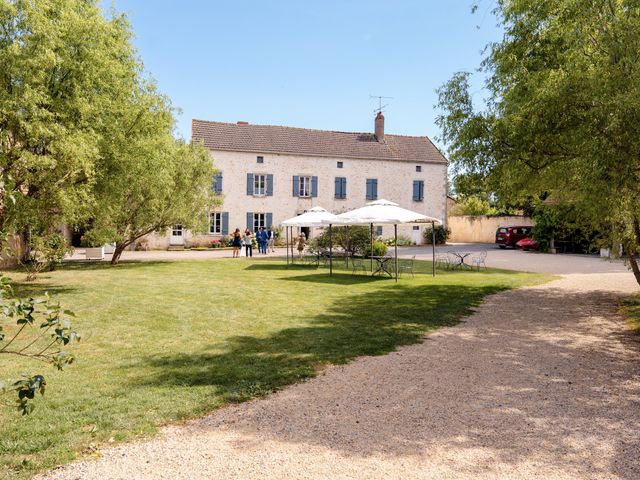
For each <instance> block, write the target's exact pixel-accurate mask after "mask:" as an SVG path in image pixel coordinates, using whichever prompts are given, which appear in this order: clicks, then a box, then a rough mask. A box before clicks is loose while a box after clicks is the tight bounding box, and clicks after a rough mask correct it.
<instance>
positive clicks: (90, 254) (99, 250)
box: [84, 247, 104, 260]
mask: <svg viewBox="0 0 640 480" xmlns="http://www.w3.org/2000/svg"><path fill="white" fill-rule="evenodd" d="M84 256H85V258H86V259H87V260H104V247H87V248H86V249H85V251H84Z"/></svg>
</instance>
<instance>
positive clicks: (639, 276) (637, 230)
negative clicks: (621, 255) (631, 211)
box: [624, 217, 640, 285]
mask: <svg viewBox="0 0 640 480" xmlns="http://www.w3.org/2000/svg"><path fill="white" fill-rule="evenodd" d="M633 232H634V234H635V235H634V236H635V242H627V243H626V244H625V246H624V249H625V251H626V253H627V258H628V259H629V265H631V271H632V272H633V276H634V277H636V282H637V283H638V285H640V267H638V261H637V260H636V253H637V250H638V248H637V245H640V221H638V218H636V217H634V219H633Z"/></svg>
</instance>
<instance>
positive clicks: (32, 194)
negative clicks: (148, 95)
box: [0, 0, 140, 232]
mask: <svg viewBox="0 0 640 480" xmlns="http://www.w3.org/2000/svg"><path fill="white" fill-rule="evenodd" d="M139 70H140V66H139V61H138V60H137V59H136V56H135V52H134V50H133V48H132V47H131V43H130V29H129V26H128V24H127V22H126V20H125V19H124V17H122V16H117V15H114V16H113V18H111V19H106V18H105V17H104V16H103V14H102V11H101V9H100V6H99V5H98V2H97V1H95V0H0V231H2V232H10V231H23V230H26V229H30V230H32V231H33V230H43V229H46V228H48V227H50V226H51V225H53V224H55V223H57V222H62V221H71V222H73V221H76V220H78V219H79V218H82V217H83V216H85V215H86V214H87V211H86V208H85V207H86V206H87V205H89V204H90V202H89V200H90V198H91V195H92V183H93V180H94V175H95V165H96V161H97V160H98V158H99V141H100V138H101V135H102V130H103V128H104V125H105V124H106V123H108V122H109V119H111V118H113V110H114V108H116V107H117V106H118V104H119V103H120V102H122V101H123V99H126V98H128V96H129V94H130V91H131V88H132V85H134V84H135V82H136V78H137V75H138V73H139Z"/></svg>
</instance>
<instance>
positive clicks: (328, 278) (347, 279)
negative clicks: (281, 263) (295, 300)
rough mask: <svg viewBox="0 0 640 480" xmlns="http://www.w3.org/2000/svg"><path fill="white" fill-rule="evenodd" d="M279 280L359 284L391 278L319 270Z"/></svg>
mask: <svg viewBox="0 0 640 480" xmlns="http://www.w3.org/2000/svg"><path fill="white" fill-rule="evenodd" d="M281 280H284V281H287V282H310V283H325V284H336V285H360V284H363V283H373V282H379V281H383V280H393V279H392V278H389V277H381V276H377V275H376V276H375V277H372V276H371V275H370V274H367V275H363V274H359V275H352V274H350V273H340V272H334V273H333V275H329V270H326V271H325V270H321V271H318V272H317V273H312V274H310V275H298V276H295V277H284V278H281Z"/></svg>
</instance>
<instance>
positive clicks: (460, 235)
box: [448, 215, 535, 243]
mask: <svg viewBox="0 0 640 480" xmlns="http://www.w3.org/2000/svg"><path fill="white" fill-rule="evenodd" d="M448 220H449V223H448V227H449V228H450V229H451V235H450V236H449V241H450V242H452V243H494V242H495V241H496V230H497V229H498V227H506V226H510V225H519V226H525V225H534V223H535V222H534V221H533V219H532V218H531V217H525V216H516V215H513V216H503V217H487V216H484V215H481V216H477V217H471V216H461V217H449V219H448Z"/></svg>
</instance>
